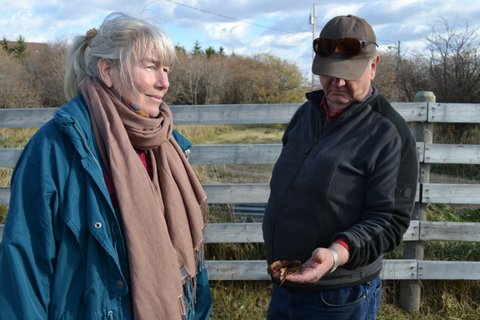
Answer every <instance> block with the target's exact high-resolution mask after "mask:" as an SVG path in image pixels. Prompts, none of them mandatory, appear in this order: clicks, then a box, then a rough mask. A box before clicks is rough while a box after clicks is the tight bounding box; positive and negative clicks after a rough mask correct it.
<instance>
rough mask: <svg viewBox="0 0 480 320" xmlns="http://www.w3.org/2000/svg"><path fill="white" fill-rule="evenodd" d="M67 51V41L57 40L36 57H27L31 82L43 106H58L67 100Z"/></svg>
mask: <svg viewBox="0 0 480 320" xmlns="http://www.w3.org/2000/svg"><path fill="white" fill-rule="evenodd" d="M67 51H68V44H67V42H66V41H57V42H52V43H49V44H48V45H47V46H46V47H45V48H44V49H42V50H41V52H40V53H39V55H38V56H37V57H35V59H33V57H30V59H25V62H24V65H25V68H26V69H27V70H28V73H29V78H30V83H31V84H32V87H34V88H36V90H37V91H38V92H39V93H40V95H41V98H42V104H41V105H42V106H45V107H58V106H60V105H62V104H63V103H65V102H66V98H65V94H64V91H63V79H64V75H65V61H66V57H67Z"/></svg>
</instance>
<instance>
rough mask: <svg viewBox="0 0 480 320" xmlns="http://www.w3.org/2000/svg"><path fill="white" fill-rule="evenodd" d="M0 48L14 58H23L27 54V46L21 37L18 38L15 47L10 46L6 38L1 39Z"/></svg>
mask: <svg viewBox="0 0 480 320" xmlns="http://www.w3.org/2000/svg"><path fill="white" fill-rule="evenodd" d="M1 46H2V48H3V49H4V50H5V51H7V52H8V53H9V54H11V55H13V56H14V57H16V58H24V57H25V56H26V54H27V44H26V43H25V38H24V37H22V36H18V38H17V43H16V44H15V45H10V43H9V41H8V40H7V38H5V37H3V39H2V44H1Z"/></svg>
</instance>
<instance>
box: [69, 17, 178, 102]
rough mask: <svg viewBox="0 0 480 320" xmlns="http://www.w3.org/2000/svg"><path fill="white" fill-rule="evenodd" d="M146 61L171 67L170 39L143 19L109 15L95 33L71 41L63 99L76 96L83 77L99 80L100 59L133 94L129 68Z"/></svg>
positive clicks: (172, 60)
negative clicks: (108, 64)
mask: <svg viewBox="0 0 480 320" xmlns="http://www.w3.org/2000/svg"><path fill="white" fill-rule="evenodd" d="M146 58H149V59H154V60H155V61H156V62H158V63H159V64H160V65H161V66H166V67H169V68H170V67H172V66H173V64H174V62H175V61H176V54H175V47H174V46H173V44H172V42H171V40H170V38H169V37H168V36H167V35H166V34H165V33H164V32H163V31H162V30H161V29H160V28H159V27H158V26H156V25H153V24H151V23H149V22H147V21H145V20H142V19H138V18H134V17H131V16H129V15H126V14H124V13H121V12H114V13H111V14H109V15H108V16H107V17H106V18H105V20H104V21H103V23H102V25H101V26H100V27H99V29H98V30H96V29H92V30H90V31H88V32H87V33H86V34H85V35H82V36H77V37H75V39H74V40H73V43H72V45H71V47H70V50H69V54H68V61H67V65H66V70H65V79H64V90H65V96H66V98H67V99H71V98H73V97H74V96H76V95H77V94H78V89H79V87H80V85H81V83H82V82H83V81H84V80H85V78H86V77H96V78H99V72H98V67H97V64H98V60H100V59H108V60H110V61H111V62H112V63H113V65H114V66H115V69H116V72H117V74H118V77H119V80H120V82H121V84H122V86H124V87H125V88H129V89H131V90H133V91H136V90H137V89H136V88H135V85H134V84H133V67H134V65H135V64H137V63H139V62H142V61H143V60H145V59H146Z"/></svg>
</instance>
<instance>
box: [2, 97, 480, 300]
mask: <svg viewBox="0 0 480 320" xmlns="http://www.w3.org/2000/svg"><path fill="white" fill-rule="evenodd" d="M392 105H393V106H394V108H395V109H396V110H397V111H398V112H399V113H400V114H401V115H402V116H403V117H404V118H405V119H406V120H407V121H408V122H411V123H412V124H413V126H416V129H414V130H416V131H417V132H418V131H420V132H421V131H422V130H426V131H428V130H431V127H429V126H432V123H480V104H458V103H455V104H444V103H432V102H430V103H428V102H415V103H393V104H392ZM297 108H298V105H297V104H271V105H256V104H248V105H206V106H203V105H202V106H172V112H173V114H174V119H175V123H176V124H188V125H196V124H203V125H205V124H262V123H263V124H277V123H287V122H288V121H289V120H290V118H291V116H292V115H293V113H294V112H295V110H296V109H297ZM55 111H56V109H48V108H47V109H1V110H0V128H28V127H30V128H35V127H39V126H41V125H42V124H43V123H45V122H46V121H48V120H49V119H51V118H52V116H53V114H54V112H55ZM417 140H418V142H417V151H418V156H419V161H420V164H421V165H426V164H432V163H437V164H472V165H473V164H480V145H477V144H475V145H467V144H451V145H450V144H434V143H431V141H425V140H423V139H417ZM280 149H281V145H280V144H232V145H227V144H223V145H195V146H194V147H193V148H192V153H191V157H190V161H191V162H192V163H193V164H272V163H274V162H275V160H276V159H277V157H278V155H279V153H280ZM20 153H21V149H9V148H3V149H2V148H0V167H3V168H13V167H14V165H15V163H16V161H17V160H18V157H19V155H20ZM427 176H428V175H427ZM204 188H205V190H206V192H207V196H208V199H209V202H210V203H212V204H214V203H218V204H242V203H260V204H262V203H265V202H266V201H267V199H268V195H269V192H270V190H269V186H268V184H266V183H243V184H205V185H204ZM9 197H10V189H9V188H8V187H2V188H0V205H8V202H9ZM416 201H417V204H418V205H419V206H425V205H426V204H428V203H446V204H470V205H479V204H480V184H444V183H431V182H430V181H428V179H427V180H426V179H425V176H423V178H421V179H420V180H419V187H418V192H417V198H416ZM2 234H3V226H0V239H1V238H2ZM432 240H440V241H469V242H480V223H469V222H468V223H453V222H432V221H424V219H421V218H420V219H419V218H416V219H415V220H413V221H412V223H411V225H410V227H409V229H408V230H407V232H406V233H405V235H404V241H405V242H406V243H412V244H416V243H422V242H424V241H432ZM206 242H207V243H245V242H254V243H262V242H263V238H262V234H261V224H260V223H211V224H209V225H208V226H207V228H206ZM407 256H408V254H407ZM207 265H208V268H209V273H210V278H211V279H212V280H268V275H267V273H266V262H265V261H258V260H229V261H225V260H210V261H207ZM382 277H383V279H397V280H414V281H417V280H440V279H443V280H480V262H477V261H425V260H423V257H421V256H420V257H415V258H414V259H396V260H386V261H385V263H384V269H383V273H382ZM414 308H415V307H414ZM407 309H408V307H407Z"/></svg>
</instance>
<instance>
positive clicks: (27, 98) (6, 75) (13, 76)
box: [0, 50, 41, 108]
mask: <svg viewBox="0 0 480 320" xmlns="http://www.w3.org/2000/svg"><path fill="white" fill-rule="evenodd" d="M40 104H41V97H40V95H39V94H38V92H37V91H36V90H32V86H31V84H30V82H29V80H28V72H27V71H26V70H25V68H24V67H23V65H22V63H21V62H20V61H19V60H18V59H15V58H14V57H13V56H12V55H10V54H8V53H7V52H5V51H3V50H0V108H34V107H38V106H40Z"/></svg>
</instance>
